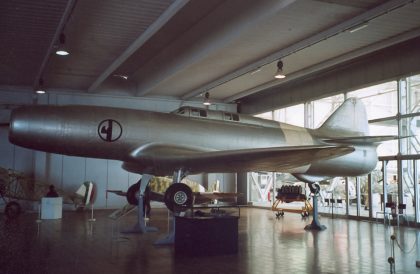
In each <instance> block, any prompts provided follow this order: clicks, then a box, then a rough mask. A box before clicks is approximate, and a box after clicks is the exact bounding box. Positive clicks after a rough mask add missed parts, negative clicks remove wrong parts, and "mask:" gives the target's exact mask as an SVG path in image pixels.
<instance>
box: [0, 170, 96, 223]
mask: <svg viewBox="0 0 420 274" xmlns="http://www.w3.org/2000/svg"><path fill="white" fill-rule="evenodd" d="M50 186H51V185H50V184H47V183H45V182H38V181H35V180H33V179H32V178H31V177H29V176H26V175H25V174H24V173H22V172H18V171H16V170H12V169H5V168H1V167H0V198H1V200H2V201H3V202H4V204H5V208H4V213H5V215H6V216H7V217H8V218H9V219H13V218H16V217H17V216H19V214H20V213H21V211H22V207H21V205H20V203H19V201H40V200H41V198H42V197H45V196H46V194H47V191H48V189H49V187H50ZM93 190H94V184H93V183H92V182H84V183H83V184H82V185H81V186H80V187H79V189H78V190H77V191H76V192H74V193H67V192H64V191H62V190H60V189H57V192H58V195H59V196H62V197H63V202H64V203H67V204H74V206H75V208H76V209H78V210H81V209H83V208H84V207H85V206H86V205H88V204H90V203H91V202H92V198H93Z"/></svg>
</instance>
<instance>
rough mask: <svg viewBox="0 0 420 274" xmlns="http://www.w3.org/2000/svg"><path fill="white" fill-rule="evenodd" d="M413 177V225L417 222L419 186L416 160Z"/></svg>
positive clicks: (414, 161)
mask: <svg viewBox="0 0 420 274" xmlns="http://www.w3.org/2000/svg"><path fill="white" fill-rule="evenodd" d="M413 176H414V222H415V225H417V223H418V222H419V219H420V218H419V185H418V182H417V180H418V173H417V160H413Z"/></svg>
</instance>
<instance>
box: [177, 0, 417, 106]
mask: <svg viewBox="0 0 420 274" xmlns="http://www.w3.org/2000/svg"><path fill="white" fill-rule="evenodd" d="M411 2H412V0H391V1H387V2H385V3H384V4H381V5H379V6H377V7H375V8H372V9H370V10H368V11H366V12H364V13H362V14H360V15H358V16H355V17H353V18H351V19H349V20H346V21H344V22H342V23H340V24H338V25H335V26H334V27H331V28H329V29H326V30H324V31H322V32H320V33H317V34H315V35H313V36H310V37H308V38H306V39H303V40H301V41H299V42H298V43H295V44H293V45H291V46H289V47H286V48H284V49H280V50H279V51H277V52H275V53H273V54H270V55H268V56H267V57H265V58H263V59H260V60H258V61H256V62H254V63H251V64H249V65H247V66H245V67H242V68H240V69H238V70H236V71H233V72H232V73H229V74H227V75H225V76H223V77H221V78H219V79H216V80H214V81H212V82H210V83H207V84H206V85H204V86H202V87H200V88H198V89H195V90H193V91H190V92H188V93H186V94H184V95H183V96H182V99H184V100H188V99H190V98H192V97H196V96H197V95H200V94H201V93H203V92H204V91H209V90H211V89H213V88H215V87H217V86H220V85H222V84H224V83H226V82H229V81H231V80H233V79H235V78H238V77H240V76H242V75H244V74H246V73H249V72H252V71H255V70H256V69H258V68H260V67H262V66H265V65H268V64H270V63H273V62H276V61H277V60H279V59H282V58H284V57H286V56H288V55H291V54H293V53H295V52H297V51H300V50H303V49H305V48H307V47H310V46H312V45H315V44H317V43H319V42H321V41H323V40H325V39H328V38H330V37H333V36H335V35H337V34H339V33H341V32H344V31H347V30H349V29H351V28H354V27H356V26H358V25H360V24H362V23H367V22H368V21H370V20H372V19H374V18H376V17H378V16H381V15H384V14H386V13H388V12H390V11H392V10H395V9H398V8H400V7H403V6H405V5H407V4H409V3H411ZM249 91H252V89H251V90H249ZM248 95H249V94H248ZM230 98H233V97H230Z"/></svg>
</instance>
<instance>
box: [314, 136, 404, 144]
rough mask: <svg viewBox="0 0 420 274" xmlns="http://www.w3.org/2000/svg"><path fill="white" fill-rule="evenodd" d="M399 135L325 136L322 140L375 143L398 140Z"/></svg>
mask: <svg viewBox="0 0 420 274" xmlns="http://www.w3.org/2000/svg"><path fill="white" fill-rule="evenodd" d="M397 139H398V136H395V135H384V136H355V137H338V138H325V139H322V141H324V142H326V143H334V144H354V145H357V144H360V145H361V144H375V143H381V142H385V141H392V140H397Z"/></svg>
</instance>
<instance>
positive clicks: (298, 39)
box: [0, 0, 420, 102]
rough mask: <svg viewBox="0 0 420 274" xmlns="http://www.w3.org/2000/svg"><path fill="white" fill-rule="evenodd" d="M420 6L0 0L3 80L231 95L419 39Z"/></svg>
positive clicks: (358, 0) (19, 86)
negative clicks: (278, 75) (62, 52)
mask: <svg viewBox="0 0 420 274" xmlns="http://www.w3.org/2000/svg"><path fill="white" fill-rule="evenodd" d="M419 14H420V1H413V0H406V1H382V0H348V1H347V0H317V1H316V0H314V1H309V0H297V1H293V0H283V1H281V0H262V1H255V0H226V1H222V0H206V1H199V0H191V1H187V0H121V1H115V0H79V1H77V0H44V1H33V0H3V1H0V41H1V43H2V46H1V47H0V61H1V62H0V87H2V88H3V89H4V88H6V89H8V90H16V91H19V90H33V89H34V88H35V86H36V85H37V84H38V83H39V79H40V78H42V79H43V84H44V86H45V87H46V89H47V91H48V90H51V91H55V92H60V91H65V92H77V93H80V92H82V93H92V94H95V93H106V94H118V95H127V96H141V97H169V98H176V99H183V100H201V97H200V96H202V94H203V93H205V92H209V93H210V97H211V99H213V100H215V101H220V102H233V101H235V100H237V99H240V98H242V97H244V96H247V95H250V94H255V93H257V92H260V91H263V90H264V89H267V88H270V87H273V86H276V85H279V84H281V83H285V82H287V81H290V80H292V79H293V80H294V79H299V78H300V77H304V76H307V75H308V74H310V73H315V72H317V71H320V70H324V69H328V68H330V67H332V66H335V65H338V64H340V63H342V62H345V61H348V60H350V59H352V58H356V57H360V56H363V55H365V54H368V53H371V52H373V51H376V50H379V49H382V48H384V47H389V46H391V45H393V44H396V43H399V42H403V41H406V40H408V39H411V38H414V37H418V36H420V16H419ZM363 24H367V27H365V28H363V29H361V30H359V31H356V32H353V33H351V32H349V30H350V29H353V28H355V27H357V26H360V25H363ZM60 33H64V34H65V35H66V46H67V47H68V49H69V51H70V55H68V56H65V57H62V56H57V55H55V54H54V51H55V47H56V45H57V43H58V42H57V41H58V37H59V35H60ZM279 59H281V60H282V61H283V63H284V71H285V73H286V74H287V78H286V79H284V80H275V79H274V78H273V76H274V73H275V71H276V64H277V61H278V60H279ZM116 75H127V76H128V79H127V80H125V79H122V78H121V77H118V76H116Z"/></svg>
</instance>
